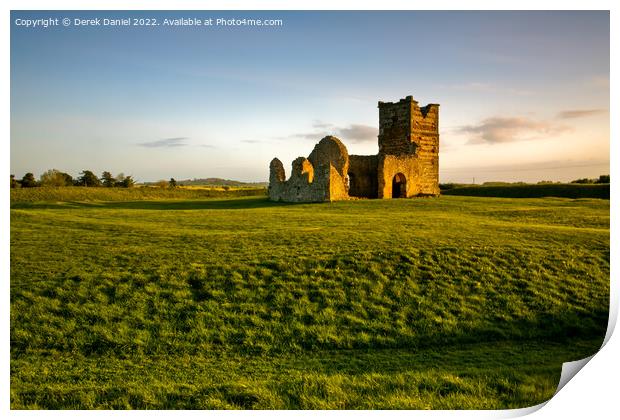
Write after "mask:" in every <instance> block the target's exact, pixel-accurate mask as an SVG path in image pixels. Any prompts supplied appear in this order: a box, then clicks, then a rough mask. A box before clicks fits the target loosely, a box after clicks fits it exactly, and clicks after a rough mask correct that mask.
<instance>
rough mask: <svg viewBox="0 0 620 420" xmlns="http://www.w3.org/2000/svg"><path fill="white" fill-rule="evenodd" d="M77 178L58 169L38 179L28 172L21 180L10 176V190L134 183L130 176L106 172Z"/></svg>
mask: <svg viewBox="0 0 620 420" xmlns="http://www.w3.org/2000/svg"><path fill="white" fill-rule="evenodd" d="M79 175H80V176H78V177H77V178H75V179H74V178H73V177H72V176H71V175H69V174H67V173H65V172H61V171H59V170H58V169H49V170H47V171H45V172H44V173H43V174H41V176H40V177H39V179H38V180H37V179H36V178H35V177H34V174H33V173H32V172H28V173H27V174H25V175H24V176H23V177H22V178H21V179H16V178H15V175H11V188H35V187H71V186H73V187H107V188H113V187H117V188H131V187H133V186H134V184H135V181H134V179H133V178H132V176H131V175H127V176H125V175H124V174H122V173H120V174H118V175H116V176H112V174H111V173H110V172H108V171H104V172H103V173H102V174H101V177H98V176H97V175H95V173H94V172H93V171H89V170H84V171H82V172H80V174H79Z"/></svg>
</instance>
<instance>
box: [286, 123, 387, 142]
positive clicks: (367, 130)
mask: <svg viewBox="0 0 620 420" xmlns="http://www.w3.org/2000/svg"><path fill="white" fill-rule="evenodd" d="M312 127H313V128H315V129H317V130H316V131H314V132H308V133H296V134H293V135H291V136H290V137H298V138H303V139H307V140H315V141H319V140H320V139H321V138H322V137H325V136H328V135H332V136H336V137H340V138H342V140H345V141H347V142H351V143H366V142H371V141H376V140H377V135H378V134H379V129H378V128H376V127H373V126H370V125H364V124H349V125H347V126H342V127H339V126H336V125H334V124H331V123H326V122H322V121H314V123H313V124H312Z"/></svg>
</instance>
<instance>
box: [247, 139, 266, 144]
mask: <svg viewBox="0 0 620 420" xmlns="http://www.w3.org/2000/svg"><path fill="white" fill-rule="evenodd" d="M241 143H248V144H257V143H264V141H263V140H241Z"/></svg>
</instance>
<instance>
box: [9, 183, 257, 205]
mask: <svg viewBox="0 0 620 420" xmlns="http://www.w3.org/2000/svg"><path fill="white" fill-rule="evenodd" d="M266 194H267V189H266V188H248V187H199V186H191V187H178V188H158V187H145V186H140V187H134V188H103V187H56V188H54V187H47V188H12V189H11V203H33V202H71V201H131V200H162V199H176V200H187V199H199V198H213V197H244V196H256V195H266Z"/></svg>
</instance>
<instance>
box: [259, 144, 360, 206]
mask: <svg viewBox="0 0 620 420" xmlns="http://www.w3.org/2000/svg"><path fill="white" fill-rule="evenodd" d="M269 170H270V173H269V198H270V199H271V200H273V201H286V202H320V201H333V200H346V199H348V198H349V195H348V188H347V184H346V179H345V178H346V174H347V171H348V170H349V153H348V152H347V148H346V147H345V146H344V144H342V142H341V141H340V140H338V139H337V138H336V137H332V136H327V137H325V138H323V139H322V140H321V141H320V142H319V143H318V144H317V145H316V146H315V147H314V149H313V150H312V153H310V156H308V159H306V158H304V157H298V158H297V159H295V160H294V161H293V164H292V170H291V176H290V178H289V179H288V180H286V174H285V172H284V167H283V166H282V162H280V160H279V159H277V158H274V159H273V160H272V161H271V164H270V166H269Z"/></svg>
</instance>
